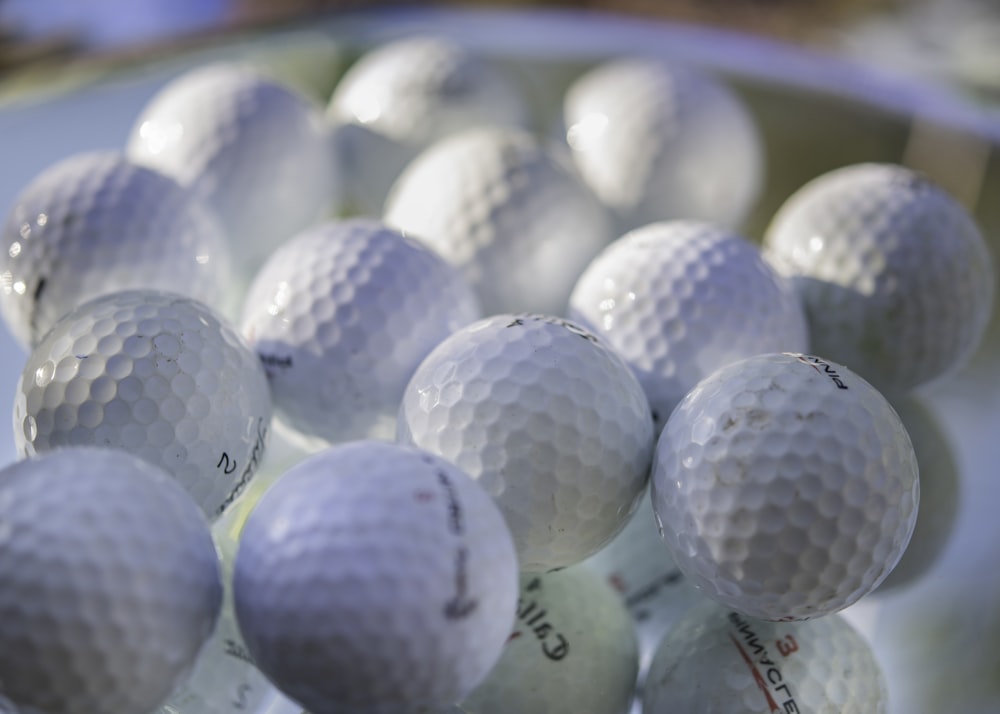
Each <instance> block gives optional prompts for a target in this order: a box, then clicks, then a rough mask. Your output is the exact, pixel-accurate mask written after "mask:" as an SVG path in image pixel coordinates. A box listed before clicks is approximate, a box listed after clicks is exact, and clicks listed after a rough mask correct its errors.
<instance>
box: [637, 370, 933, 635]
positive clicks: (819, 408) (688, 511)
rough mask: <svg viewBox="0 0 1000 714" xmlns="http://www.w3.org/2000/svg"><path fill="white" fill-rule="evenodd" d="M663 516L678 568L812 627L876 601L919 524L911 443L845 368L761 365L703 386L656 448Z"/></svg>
mask: <svg viewBox="0 0 1000 714" xmlns="http://www.w3.org/2000/svg"><path fill="white" fill-rule="evenodd" d="M652 495H653V508H654V510H655V512H656V517H657V521H658V523H659V524H660V529H661V533H662V535H663V538H664V539H665V541H666V543H667V545H668V546H669V548H670V550H671V552H672V553H673V556H674V559H675V560H676V561H677V565H678V566H679V567H680V568H681V570H682V571H683V572H684V573H685V575H687V576H688V577H689V578H690V579H691V581H692V582H693V583H694V584H695V585H697V586H698V587H700V588H701V589H702V590H703V591H704V592H705V593H706V594H708V595H710V596H711V597H713V598H715V599H716V600H718V601H720V602H722V603H724V604H726V605H727V606H728V607H731V608H733V609H736V610H740V611H741V612H745V613H746V614H748V615H750V616H753V617H759V618H762V619H767V620H792V619H808V618H811V617H817V616H820V615H825V614H828V613H831V612H834V611H836V610H840V609H842V608H844V607H847V606H848V605H850V604H852V603H854V602H855V601H857V600H858V599H859V598H860V597H862V596H863V595H865V594H867V593H868V592H870V591H871V590H873V589H874V588H875V587H877V586H878V584H879V583H880V582H881V581H882V580H883V579H884V578H885V577H886V575H888V574H889V571H890V570H892V568H893V567H894V566H895V565H896V563H897V562H898V561H899V558H900V556H901V555H902V553H903V550H904V549H905V547H906V545H907V543H908V541H909V539H910V535H911V534H912V532H913V527H914V523H915V521H916V516H917V502H918V497H919V481H918V479H917V463H916V457H915V456H914V453H913V447H912V445H911V443H910V439H909V436H908V435H907V433H906V430H905V428H904V427H903V425H902V423H901V422H900V420H899V417H898V416H897V415H896V412H895V411H893V409H892V407H891V406H889V403H888V402H886V400H885V398H884V397H882V395H881V394H879V393H878V392H877V391H876V390H875V389H874V388H873V387H872V386H871V385H869V384H868V383H867V382H865V381H864V380H863V379H861V378H860V377H858V376H857V375H855V374H853V373H851V372H850V371H849V370H847V369H846V368H844V367H842V366H840V365H836V364H833V363H830V362H827V361H825V360H822V359H819V358H815V357H809V356H804V355H792V354H772V355H759V356H757V357H750V358H748V359H746V360H743V361H740V362H736V363H734V364H732V365H730V366H728V367H724V368H723V369H721V370H719V371H718V372H716V373H715V374H713V375H712V376H710V377H708V378H706V379H705V380H703V381H702V382H700V383H699V384H698V386H697V387H695V388H694V390H692V392H691V393H690V394H689V395H688V396H687V397H685V398H684V400H683V401H682V402H681V403H680V405H679V406H678V407H677V409H676V410H675V411H674V413H673V414H672V415H671V416H670V419H669V420H668V421H667V424H666V427H664V430H663V433H662V435H661V437H660V440H659V442H658V444H657V447H656V454H655V457H654V465H653V475H652Z"/></svg>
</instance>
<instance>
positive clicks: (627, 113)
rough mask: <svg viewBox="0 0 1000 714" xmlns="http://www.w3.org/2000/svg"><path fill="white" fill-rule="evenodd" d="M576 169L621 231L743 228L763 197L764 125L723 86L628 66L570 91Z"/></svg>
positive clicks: (606, 67)
mask: <svg viewBox="0 0 1000 714" xmlns="http://www.w3.org/2000/svg"><path fill="white" fill-rule="evenodd" d="M563 120H564V123H565V125H566V130H567V140H568V142H569V145H570V147H571V148H572V149H573V152H572V154H573V160H574V162H575V164H576V166H577V168H578V169H579V171H580V174H581V175H582V176H583V177H584V179H585V180H586V182H587V184H588V185H589V186H590V187H591V189H593V191H594V193H595V194H597V196H599V197H600V199H601V200H602V201H603V202H604V203H605V205H607V206H608V207H609V208H611V209H612V210H613V212H614V213H615V214H616V215H617V216H618V217H619V220H620V222H621V224H622V225H621V230H629V229H632V228H636V227H638V226H642V225H645V224H647V223H653V222H655V221H662V220H668V219H676V218H689V219H698V220H705V221H711V222H713V223H718V224H721V225H725V226H736V225H739V223H740V222H741V221H742V220H743V219H744V218H745V217H746V215H747V214H748V213H749V212H750V210H751V209H752V208H753V206H754V204H755V202H756V200H757V197H758V195H759V194H760V192H761V190H762V188H763V183H764V181H763V174H764V151H763V145H762V141H761V138H760V135H759V132H758V130H757V127H756V123H755V121H754V119H753V117H752V115H751V114H750V112H749V111H748V110H747V109H746V107H744V105H743V103H742V101H741V100H740V99H739V98H738V97H737V96H736V95H735V94H734V93H733V92H732V91H730V90H729V89H728V88H727V87H726V86H725V85H724V84H722V83H721V82H719V81H717V80H715V79H713V78H712V77H710V76H708V75H706V74H703V73H701V72H699V71H696V70H694V69H691V68H688V67H681V66H677V65H672V64H668V63H664V62H660V61H657V60H648V59H625V60H616V61H613V62H607V63H604V64H602V65H599V66H598V67H596V68H594V69H592V70H590V71H589V72H587V73H586V74H584V75H583V76H582V77H580V78H579V79H577V80H576V82H575V83H574V84H573V85H572V86H571V87H570V88H569V90H568V91H567V92H566V98H565V102H564V108H563Z"/></svg>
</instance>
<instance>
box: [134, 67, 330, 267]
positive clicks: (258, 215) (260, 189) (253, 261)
mask: <svg viewBox="0 0 1000 714" xmlns="http://www.w3.org/2000/svg"><path fill="white" fill-rule="evenodd" d="M126 153H127V155H128V156H129V158H130V159H132V160H133V161H136V162H138V163H141V164H144V165H147V166H150V167H152V168H155V169H158V170H160V171H162V172H164V173H166V174H168V175H170V176H173V177H174V178H176V179H177V180H178V181H179V182H180V183H181V184H184V185H186V186H190V187H191V189H192V190H194V191H195V192H196V193H198V194H199V195H200V196H202V197H203V198H204V199H205V201H206V202H207V203H208V204H209V205H210V206H212V207H213V208H214V209H215V211H216V212H217V213H218V215H219V217H220V219H221V222H222V225H223V227H224V228H225V230H226V232H227V236H228V239H229V241H230V245H231V247H232V254H233V258H234V260H235V261H238V262H237V264H236V268H237V272H238V277H239V278H240V280H241V281H246V280H249V278H250V277H251V276H252V275H253V273H254V272H255V271H256V270H257V268H258V267H259V266H260V265H261V263H263V262H264V260H265V259H266V257H267V256H268V255H269V254H270V253H271V251H273V250H274V249H275V248H276V247H277V246H278V245H280V244H281V243H283V242H284V241H285V240H286V239H288V238H289V237H291V236H292V235H294V234H295V233H297V232H299V231H300V230H302V229H304V228H306V227H307V226H309V225H310V224H312V223H315V222H317V221H319V220H321V219H322V218H324V217H325V216H326V215H327V213H328V212H329V211H330V209H331V207H332V206H333V205H334V204H335V203H336V200H337V193H338V191H339V187H338V176H337V170H336V166H335V162H334V161H333V159H332V158H331V152H330V146H329V137H328V134H327V130H326V127H325V124H324V121H323V117H322V112H321V111H320V109H319V108H318V107H315V106H313V105H312V104H311V103H310V102H309V101H308V100H307V99H305V98H304V97H302V96H299V95H298V94H297V93H295V92H294V91H292V90H290V89H287V88H286V87H284V86H283V85H281V84H278V83H277V82H274V81H273V80H270V79H268V78H266V77H264V76H263V75H261V74H259V73H258V72H257V71H256V70H254V69H251V68H250V67H246V66H242V65H238V64H212V65H206V66H203V67H199V68H197V69H195V70H192V71H190V72H188V73H185V74H183V75H181V76H179V77H177V78H176V79H174V80H173V81H171V82H170V83H168V84H167V85H166V86H164V87H163V88H162V89H161V90H160V91H159V92H158V93H157V94H156V95H155V96H154V97H153V98H152V99H151V100H150V101H149V103H148V104H147V105H146V106H145V108H144V109H143V110H142V112H141V113H140V115H139V116H138V118H137V119H136V121H135V123H134V125H133V128H132V133H131V136H130V137H129V140H128V146H127V149H126Z"/></svg>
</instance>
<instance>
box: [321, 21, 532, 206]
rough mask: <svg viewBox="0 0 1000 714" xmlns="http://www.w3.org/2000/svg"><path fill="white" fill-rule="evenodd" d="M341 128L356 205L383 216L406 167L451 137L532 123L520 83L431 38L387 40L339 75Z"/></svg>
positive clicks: (332, 114)
mask: <svg viewBox="0 0 1000 714" xmlns="http://www.w3.org/2000/svg"><path fill="white" fill-rule="evenodd" d="M327 117H328V118H329V119H330V120H331V121H332V122H333V124H334V126H335V127H336V138H337V141H338V145H339V146H338V148H339V150H340V156H341V159H342V161H343V167H344V177H345V180H346V181H347V182H348V188H349V189H350V192H351V203H352V204H353V206H354V208H355V209H356V210H358V211H359V212H361V213H363V214H366V215H375V216H377V215H379V214H380V213H381V211H382V204H383V202H384V201H385V197H386V195H387V194H388V192H389V188H390V187H391V186H392V182H393V181H395V180H396V178H397V177H398V176H399V174H400V172H402V170H403V169H404V168H405V167H406V165H407V164H408V163H409V162H410V161H412V160H413V159H414V158H415V157H416V156H417V154H419V153H420V152H421V151H422V150H423V149H426V148H427V147H428V146H430V145H431V144H432V143H434V142H435V141H437V140H438V139H441V138H443V137H445V136H448V135H450V134H455V133H457V132H460V131H463V130H465V129H471V128H474V127H478V126H516V127H526V126H527V124H528V118H529V117H528V108H527V106H526V103H525V100H524V98H523V97H522V96H521V93H520V91H519V89H518V87H516V86H515V85H514V83H513V82H512V81H511V79H509V78H508V77H507V75H506V74H504V73H503V72H502V71H500V70H499V69H498V68H496V67H495V66H493V64H492V63H490V62H489V61H488V60H486V59H485V58H484V57H481V56H479V55H478V54H477V53H475V52H473V51H471V50H469V49H467V48H465V47H462V46H460V45H458V44H456V43H454V42H451V41H448V40H445V39H442V38H437V37H427V36H416V37H407V38H404V39H400V40H396V41H393V42H387V43H385V44H383V45H380V46H378V47H376V48H375V49H373V50H371V51H369V52H367V53H365V54H364V55H363V56H362V57H361V58H360V59H358V61H357V62H355V63H354V64H353V65H352V66H351V67H350V68H348V70H347V71H346V72H345V73H344V76H343V77H341V79H340V81H339V82H338V83H337V87H336V89H335V90H334V92H333V96H332V97H331V99H330V104H329V106H328V107H327Z"/></svg>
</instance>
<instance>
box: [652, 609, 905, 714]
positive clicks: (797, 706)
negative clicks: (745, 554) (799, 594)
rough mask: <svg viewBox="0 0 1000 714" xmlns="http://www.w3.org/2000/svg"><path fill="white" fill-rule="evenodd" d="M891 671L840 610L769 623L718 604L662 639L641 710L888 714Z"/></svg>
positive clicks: (667, 713) (715, 713)
mask: <svg viewBox="0 0 1000 714" xmlns="http://www.w3.org/2000/svg"><path fill="white" fill-rule="evenodd" d="M887 709H888V693H887V691H886V683H885V677H884V676H883V674H882V670H881V668H880V667H879V664H878V661H877V660H876V659H875V657H874V655H873V654H872V651H871V647H869V645H868V643H867V642H865V640H864V639H863V638H862V637H861V635H859V634H858V633H857V632H856V631H855V630H854V629H853V628H852V627H851V626H850V625H849V624H848V623H847V621H846V620H844V619H843V618H842V617H840V616H839V615H831V616H829V617H822V618H819V619H816V620H810V621H808V622H785V623H777V622H764V621H762V620H755V619H753V618H749V617H746V616H744V615H741V614H740V613H737V612H733V611H728V610H725V609H723V608H720V607H719V606H717V605H715V604H714V603H713V604H707V605H705V606H700V607H697V608H695V609H694V610H692V611H691V612H690V613H689V614H688V615H687V616H686V617H685V618H684V619H683V620H682V621H681V622H680V623H678V625H677V626H676V627H675V628H674V629H673V630H672V631H671V632H670V634H669V635H667V637H665V638H664V640H663V642H662V644H661V645H660V647H659V649H658V650H657V652H656V656H655V657H654V658H653V663H652V665H651V666H650V670H649V677H648V678H647V679H646V686H645V689H644V692H643V709H642V711H643V714H671V713H672V712H704V714H757V713H759V714H771V712H809V714H885V712H886V711H887Z"/></svg>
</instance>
